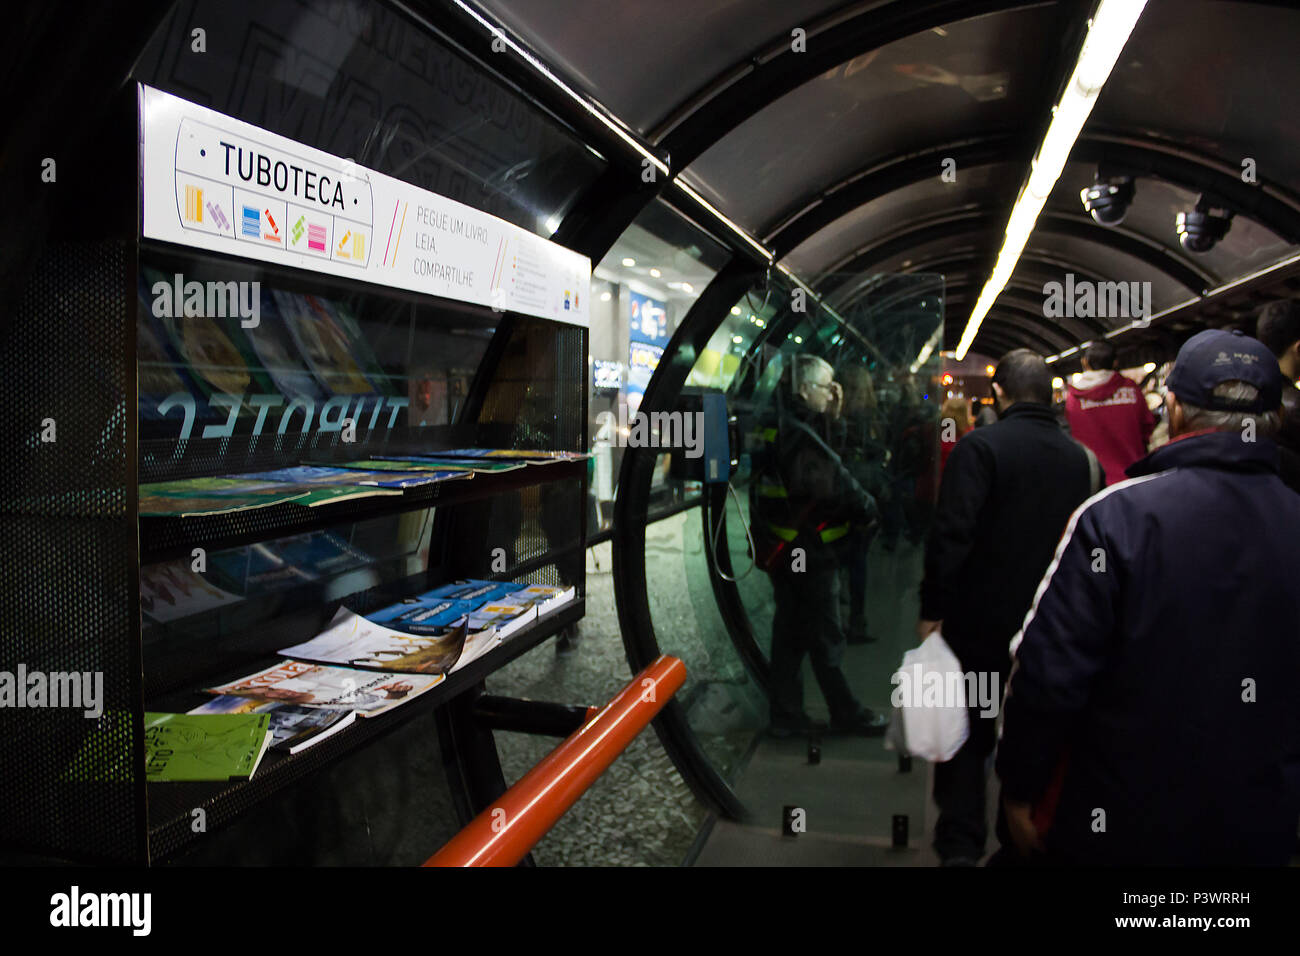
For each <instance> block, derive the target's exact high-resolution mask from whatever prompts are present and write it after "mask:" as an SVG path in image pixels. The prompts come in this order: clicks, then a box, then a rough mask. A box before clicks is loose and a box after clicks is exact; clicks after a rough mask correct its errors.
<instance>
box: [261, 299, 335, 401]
mask: <svg viewBox="0 0 1300 956" xmlns="http://www.w3.org/2000/svg"><path fill="white" fill-rule="evenodd" d="M275 303H276V297H275V295H274V294H271V295H268V294H267V293H266V292H263V293H262V298H261V321H260V322H259V323H258V324H257V326H256V327H255V328H252V329H245V330H244V335H245V336H246V337H247V339H248V342H249V345H251V346H252V349H253V353H254V355H256V357H257V359H258V361H259V362H261V363H262V368H263V369H265V370H266V374H267V375H269V376H270V377H271V381H272V382H273V383H275V387H276V389H277V390H278V391H279V392H280V393H281V394H282V395H284V396H286V398H288V400H289V401H293V400H294V399H298V398H306V399H310V400H311V401H313V402H315V401H318V400H321V399H323V398H325V393H324V392H323V391H321V388H320V386H319V385H318V384H317V383H316V379H315V378H314V377H313V376H312V373H311V371H310V369H308V368H307V364H306V363H305V362H304V361H303V359H302V358H301V356H300V355H299V353H298V350H297V347H296V346H295V345H294V342H293V338H292V336H291V334H290V332H289V326H288V323H287V322H286V320H285V318H284V317H283V316H282V315H281V314H280V311H279V308H278V307H277V306H276V304H275Z"/></svg>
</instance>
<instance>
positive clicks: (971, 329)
mask: <svg viewBox="0 0 1300 956" xmlns="http://www.w3.org/2000/svg"><path fill="white" fill-rule="evenodd" d="M1144 7H1146V0H1100V3H1098V5H1097V11H1096V13H1095V14H1094V15H1093V17H1092V19H1091V20H1090V21H1089V23H1088V35H1087V36H1086V37H1085V38H1084V41H1083V48H1082V49H1081V50H1080V51H1079V59H1078V60H1077V62H1076V63H1075V65H1074V72H1073V73H1072V74H1071V75H1070V80H1069V82H1068V83H1067V84H1066V87H1065V92H1064V93H1063V94H1062V95H1061V101H1060V102H1059V103H1057V105H1056V106H1055V108H1053V110H1052V122H1051V125H1050V126H1049V127H1048V129H1047V135H1046V136H1044V137H1043V142H1042V145H1041V146H1039V148H1038V154H1037V155H1036V156H1035V157H1034V160H1033V163H1032V165H1031V171H1030V174H1029V179H1028V180H1027V181H1026V183H1025V185H1024V188H1022V189H1021V191H1020V196H1019V197H1018V198H1017V199H1016V204H1015V206H1014V208H1012V210H1011V218H1010V220H1009V221H1008V222H1007V229H1006V239H1005V241H1004V242H1003V245H1002V251H1001V252H999V253H998V259H997V263H996V265H994V267H993V274H992V275H991V276H989V280H988V282H987V283H986V284H985V286H984V289H983V291H982V292H981V293H980V297H979V299H978V300H976V302H975V308H974V309H973V310H972V311H971V316H970V320H969V321H968V322H967V323H966V330H965V331H964V332H963V333H962V336H961V341H960V342H959V343H958V344H957V352H956V357H957V360H958V361H960V360H961V359H963V358H965V357H966V352H967V351H968V350H969V349H970V347H971V344H972V343H973V342H974V341H975V336H976V335H977V334H978V333H979V329H980V323H982V322H983V321H984V317H985V316H986V315H988V312H989V310H990V309H991V308H992V307H993V303H994V302H995V301H996V300H997V297H998V296H999V295H1000V294H1001V293H1002V290H1003V289H1004V288H1005V287H1006V284H1007V282H1008V281H1009V280H1010V279H1011V274H1012V272H1014V271H1015V268H1016V263H1017V262H1019V260H1020V254H1021V253H1022V252H1024V249H1025V245H1026V244H1027V243H1028V242H1029V236H1030V234H1031V233H1032V232H1033V231H1034V223H1035V222H1037V221H1038V215H1039V213H1041V212H1042V211H1043V206H1044V205H1045V204H1046V203H1047V197H1048V196H1050V195H1051V193H1052V187H1054V186H1055V185H1056V181H1057V179H1059V178H1060V176H1061V171H1062V170H1063V169H1064V168H1065V163H1066V160H1068V159H1069V158H1070V151H1071V150H1072V149H1073V148H1074V142H1075V140H1076V139H1078V137H1079V133H1080V132H1081V131H1082V130H1083V126H1084V123H1086V122H1087V121H1088V116H1089V114H1091V113H1092V108H1093V106H1094V105H1095V104H1096V102H1097V97H1098V95H1099V94H1100V93H1101V89H1102V87H1103V86H1104V85H1105V84H1106V80H1107V78H1108V77H1109V76H1110V71H1111V70H1112V69H1113V68H1114V66H1115V62H1116V61H1117V60H1118V59H1119V55H1120V53H1121V52H1122V51H1123V49H1124V44H1125V43H1126V42H1128V38H1129V35H1130V34H1131V33H1132V32H1133V28H1134V27H1135V26H1136V25H1137V21H1138V18H1139V17H1140V16H1141V15H1142V10H1143V8H1144Z"/></svg>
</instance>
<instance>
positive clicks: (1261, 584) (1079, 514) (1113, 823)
mask: <svg viewBox="0 0 1300 956" xmlns="http://www.w3.org/2000/svg"><path fill="white" fill-rule="evenodd" d="M1168 387H1169V393H1170V394H1169V395H1168V397H1167V400H1166V401H1167V405H1168V411H1169V430H1170V435H1171V436H1172V440H1171V441H1170V442H1169V444H1167V445H1165V446H1163V447H1161V448H1159V449H1157V450H1156V451H1155V452H1153V453H1152V454H1150V455H1148V456H1147V457H1146V458H1144V459H1142V460H1141V461H1139V462H1137V463H1135V464H1134V465H1132V466H1131V467H1130V468H1129V470H1128V473H1129V475H1130V476H1132V480H1130V481H1124V482H1121V483H1119V484H1116V485H1112V486H1111V487H1109V488H1107V489H1106V490H1105V491H1103V492H1101V493H1100V494H1098V495H1096V496H1094V497H1093V498H1091V499H1089V500H1088V501H1086V502H1085V503H1084V504H1083V505H1082V506H1080V508H1079V509H1078V510H1077V511H1076V512H1075V513H1074V515H1073V516H1072V517H1071V519H1070V523H1069V526H1068V527H1067V529H1066V533H1065V536H1064V538H1063V539H1062V541H1061V543H1060V545H1059V546H1058V548H1057V550H1056V556H1055V558H1054V559H1053V563H1052V564H1051V566H1049V568H1048V571H1047V573H1046V575H1044V577H1043V580H1042V582H1041V583H1040V585H1039V587H1038V594H1037V595H1036V597H1035V599H1034V605H1033V607H1032V608H1031V610H1030V612H1029V614H1028V615H1027V616H1026V618H1025V623H1024V627H1023V629H1022V631H1021V633H1020V634H1018V635H1017V637H1016V640H1015V641H1013V648H1017V645H1018V648H1017V649H1016V650H1015V665H1014V668H1013V671H1012V676H1011V679H1010V685H1009V688H1008V694H1007V702H1006V707H1005V711H1004V717H1005V725H1004V728H1003V736H1002V741H1001V744H1000V747H999V753H998V760H997V769H998V774H999V776H1000V777H1001V778H1002V787H1003V791H1002V795H1003V808H1004V811H1005V814H1006V816H1005V829H1006V832H1005V833H1003V834H1002V835H1003V839H1004V843H1005V842H1007V839H1008V838H1009V839H1010V841H1011V842H1012V843H1013V844H1014V845H1015V847H1017V848H1018V850H1019V852H1020V854H1021V855H1022V856H1026V857H1030V858H1039V859H1044V860H1047V861H1054V862H1063V863H1088V864H1168V865H1179V864H1183V865H1187V864H1193V865H1195V864H1203V865H1214V864H1274V865H1280V864H1284V863H1285V862H1286V861H1287V860H1288V858H1289V857H1290V855H1291V852H1292V850H1293V848H1294V846H1295V834H1296V821H1297V818H1298V816H1300V694H1298V693H1297V681H1298V680H1300V589H1297V588H1296V587H1295V584H1294V577H1295V575H1294V560H1295V549H1296V543H1297V541H1300V497H1297V496H1296V494H1295V493H1294V492H1292V491H1290V490H1289V489H1288V488H1287V487H1286V486H1285V485H1283V483H1282V482H1281V480H1280V479H1279V478H1278V475H1277V468H1278V452H1277V447H1276V445H1275V444H1274V443H1273V441H1272V440H1271V439H1270V438H1269V437H1268V435H1269V433H1270V432H1272V431H1274V430H1276V428H1277V426H1278V421H1279V416H1278V412H1277V409H1278V406H1279V404H1280V401H1281V375H1280V372H1279V370H1278V364H1277V361H1276V360H1275V359H1274V357H1273V355H1272V353H1271V352H1270V351H1269V350H1268V349H1267V348H1265V347H1264V346H1263V345H1262V344H1261V343H1259V342H1258V341H1256V340H1255V339H1252V338H1249V337H1246V336H1243V335H1241V334H1240V333H1228V332H1224V331H1219V330H1208V331H1205V332H1201V333H1199V334H1197V335H1195V336H1193V337H1192V338H1191V339H1189V340H1188V341H1187V343H1186V344H1184V345H1183V347H1182V349H1181V350H1180V351H1179V353H1178V359H1177V362H1176V363H1175V366H1174V370H1173V372H1172V373H1171V374H1170V377H1169V380H1168ZM1000 829H1001V828H1000Z"/></svg>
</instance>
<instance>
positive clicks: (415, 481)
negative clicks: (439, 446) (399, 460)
mask: <svg viewBox="0 0 1300 956" xmlns="http://www.w3.org/2000/svg"><path fill="white" fill-rule="evenodd" d="M358 474H366V475H367V477H365V478H363V479H361V481H360V482H359V483H360V484H362V485H374V486H375V487H378V488H399V489H400V488H416V487H419V486H420V485H431V484H433V483H434V482H438V481H456V480H459V479H465V478H473V477H474V472H472V471H462V470H460V469H452V468H448V469H440V470H436V471H411V472H404V471H384V472H380V473H378V474H376V473H373V472H364V473H363V472H358ZM381 475H382V477H381Z"/></svg>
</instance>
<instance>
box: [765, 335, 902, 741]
mask: <svg viewBox="0 0 1300 956" xmlns="http://www.w3.org/2000/svg"><path fill="white" fill-rule="evenodd" d="M777 398H778V403H777V409H776V412H775V414H773V415H770V416H768V417H767V418H766V419H764V420H763V421H762V422H761V423H760V425H759V432H760V434H761V435H762V438H763V450H762V451H761V452H758V453H757V454H756V455H755V460H754V480H753V482H752V483H751V485H750V514H751V515H752V516H753V529H754V544H755V547H756V556H755V561H756V562H757V563H758V564H759V565H760V566H761V567H762V568H763V569H764V570H765V571H767V573H768V575H769V576H770V577H771V580H772V597H773V600H774V602H775V604H776V608H775V613H774V614H773V617H772V663H771V718H772V724H771V732H772V733H773V734H774V735H775V736H790V735H792V734H797V733H803V732H806V731H808V730H811V729H813V727H814V725H813V722H812V721H811V719H810V718H809V716H808V715H807V714H806V713H805V712H804V709H803V679H802V677H801V675H800V669H801V668H802V665H803V658H804V656H805V655H807V656H808V657H809V658H810V659H811V660H812V667H813V675H814V676H815V677H816V678H817V683H818V686H820V687H821V691H822V694H823V695H824V696H825V698H826V704H827V707H828V708H829V710H830V713H831V729H832V730H835V731H840V732H845V733H853V734H862V735H865V736H880V735H883V734H884V732H885V729H886V726H887V725H888V720H887V719H886V718H885V716H884V715H883V714H876V713H873V712H872V711H871V710H870V709H869V708H866V707H863V706H862V705H861V704H860V703H859V702H858V699H857V697H856V696H855V695H854V693H853V691H852V689H851V688H850V687H849V683H848V681H847V679H845V677H844V672H843V671H842V670H841V669H840V664H841V662H842V661H843V658H844V651H845V636H844V631H843V628H842V626H841V623H840V598H839V566H840V563H841V557H842V556H841V553H840V550H839V549H840V546H841V545H842V544H843V542H844V541H845V540H846V538H847V536H848V535H849V531H850V528H851V527H852V526H853V525H855V524H857V525H860V526H866V525H870V524H871V523H872V522H873V521H874V520H875V517H876V514H877V508H876V503H875V499H874V498H872V496H871V494H870V493H868V492H867V491H866V490H865V489H864V488H863V487H862V486H861V485H860V484H859V483H858V481H857V480H856V479H855V478H854V477H853V475H852V474H851V473H850V471H849V470H848V468H846V467H845V465H844V462H843V460H842V459H841V458H840V456H839V454H838V453H837V452H835V451H834V449H833V448H832V447H831V445H830V444H829V443H828V438H830V439H832V440H833V439H834V437H835V436H834V435H833V434H832V430H833V424H832V423H833V422H834V421H835V420H836V419H838V418H839V415H840V412H841V411H842V407H843V398H844V393H843V390H842V389H841V388H840V385H839V383H838V382H836V381H835V372H834V369H833V368H832V367H831V365H830V364H829V363H828V362H826V361H825V360H823V359H821V358H818V357H817V356H815V355H796V356H794V359H793V362H792V365H791V368H790V374H789V375H788V376H787V377H785V378H783V379H782V383H781V388H780V390H779V391H778V394H777Z"/></svg>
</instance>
